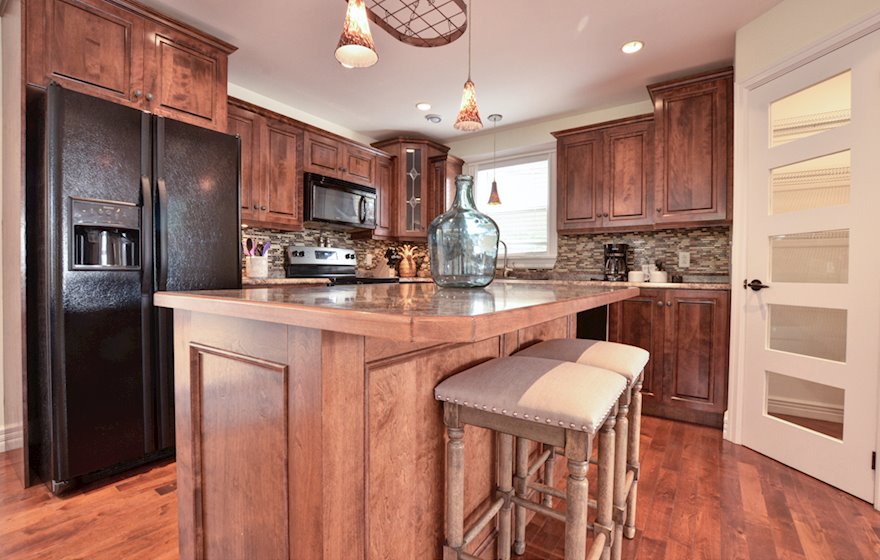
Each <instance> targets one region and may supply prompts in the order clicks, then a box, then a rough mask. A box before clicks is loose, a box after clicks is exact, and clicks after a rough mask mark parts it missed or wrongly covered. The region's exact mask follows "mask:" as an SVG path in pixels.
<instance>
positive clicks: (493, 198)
mask: <svg viewBox="0 0 880 560" xmlns="http://www.w3.org/2000/svg"><path fill="white" fill-rule="evenodd" d="M486 118H487V119H489V122H491V123H492V192H491V193H489V202H488V204H489V205H490V206H498V205H499V204H501V197H500V196H498V182H497V181H495V167H496V166H495V137H496V135H495V125H496V124H497V123H498V121H500V120H501V118H502V117H501V115H499V114H498V113H492V114H491V115H489V116H488V117H486Z"/></svg>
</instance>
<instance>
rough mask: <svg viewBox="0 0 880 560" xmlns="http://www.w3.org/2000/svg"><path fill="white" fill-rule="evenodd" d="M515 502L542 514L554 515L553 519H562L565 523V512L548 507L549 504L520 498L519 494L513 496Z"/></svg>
mask: <svg viewBox="0 0 880 560" xmlns="http://www.w3.org/2000/svg"><path fill="white" fill-rule="evenodd" d="M513 503H515V504H516V505H518V506H522V507H524V508H526V509H530V510H532V511H536V512H538V513H540V514H542V515H546V516H548V517H552V518H553V519H556V520H557V521H562V522H563V523H565V513H563V512H561V511H556V510H555V509H553V508H548V507H547V506H545V505H542V504H536V503H535V502H530V501H529V500H526V499H524V498H520V497H519V496H514V497H513Z"/></svg>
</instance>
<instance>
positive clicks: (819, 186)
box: [770, 150, 850, 214]
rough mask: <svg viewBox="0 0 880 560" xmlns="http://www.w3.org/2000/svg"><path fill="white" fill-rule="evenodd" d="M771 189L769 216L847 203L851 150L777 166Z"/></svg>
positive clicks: (772, 174) (771, 177) (772, 177)
mask: <svg viewBox="0 0 880 560" xmlns="http://www.w3.org/2000/svg"><path fill="white" fill-rule="evenodd" d="M770 190H771V193H770V213H771V214H785V213H786V212H797V211H799V210H812V209H815V208H827V207H829V206H840V205H843V204H849V190H850V151H849V150H845V151H843V152H838V153H836V154H831V155H827V156H822V157H818V158H815V159H810V160H807V161H801V162H798V163H794V164H791V165H786V166H784V167H777V168H776V169H774V170H773V171H772V172H771V173H770Z"/></svg>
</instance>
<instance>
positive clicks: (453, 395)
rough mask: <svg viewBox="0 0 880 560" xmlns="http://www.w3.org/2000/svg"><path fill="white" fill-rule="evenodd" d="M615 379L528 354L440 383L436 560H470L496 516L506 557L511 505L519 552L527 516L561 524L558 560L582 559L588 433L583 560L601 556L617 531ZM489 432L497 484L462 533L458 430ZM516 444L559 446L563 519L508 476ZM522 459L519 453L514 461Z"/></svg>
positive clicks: (619, 388)
mask: <svg viewBox="0 0 880 560" xmlns="http://www.w3.org/2000/svg"><path fill="white" fill-rule="evenodd" d="M626 386H627V384H626V381H625V380H624V379H623V378H622V377H621V376H620V375H618V374H616V373H614V372H611V371H608V370H604V369H600V368H595V367H590V366H584V365H581V364H576V363H573V362H565V361H558V360H549V359H544V358H533V357H507V358H496V359H494V360H490V361H488V362H485V363H483V364H480V365H478V366H475V367H473V368H470V369H468V370H466V371H463V372H461V373H459V374H456V375H453V376H452V377H449V378H447V379H446V380H444V381H443V382H441V383H440V384H439V385H437V387H436V388H435V389H434V396H435V397H436V398H437V400H440V401H442V402H443V422H444V424H445V425H446V429H447V435H448V442H447V447H446V449H447V453H446V500H447V502H446V542H445V544H444V546H443V560H471V559H473V558H475V557H474V556H471V555H470V554H468V553H466V552H465V548H466V547H467V546H468V545H469V544H470V543H471V540H472V539H473V538H474V537H475V536H476V535H477V534H478V533H479V532H480V531H481V530H482V529H483V528H484V527H485V526H486V525H487V524H488V523H489V522H490V521H491V520H492V519H493V518H495V517H496V516H497V519H498V533H497V534H498V537H497V539H498V557H499V558H501V559H502V560H509V559H510V551H511V546H512V543H511V540H512V539H511V537H512V532H513V531H512V530H511V522H512V519H511V508H512V507H513V506H515V507H516V517H517V523H516V528H515V530H516V535H515V537H516V543H517V550H518V551H519V549H520V548H522V546H521V544H522V543H524V540H525V523H524V522H522V523H520V518H521V519H522V520H524V519H525V515H524V513H525V509H529V510H532V511H536V512H538V513H542V514H545V515H550V516H552V517H554V518H556V519H561V520H563V521H565V524H566V528H565V560H583V559H584V557H585V555H586V553H587V547H586V543H587V536H586V531H587V528H588V527H589V526H590V524H589V523H588V521H587V509H588V507H587V504H588V491H587V490H588V487H587V486H588V483H587V470H588V469H589V460H590V455H591V451H592V445H593V440H594V437H595V435H596V434H597V433H598V434H599V455H598V456H599V492H598V499H597V517H596V522H595V523H594V524H592V528H593V534H594V539H593V543H592V545H591V549H590V558H603V559H607V558H609V557H610V554H611V543H612V540H613V536H614V535H613V533H614V520H613V496H612V494H613V481H612V477H611V473H612V471H613V470H614V465H615V462H614V452H615V432H614V425H615V423H616V412H617V411H616V407H617V402H618V399H619V398H620V395H621V394H622V393H623V392H624V390H625V389H626ZM466 424H470V425H474V426H480V427H483V428H489V429H491V430H494V431H495V432H496V434H497V435H498V438H499V454H498V462H499V463H498V470H497V472H498V484H497V488H496V492H495V495H494V496H490V497H489V498H487V500H486V501H485V503H484V504H482V505H481V506H479V507H478V511H483V512H484V513H483V514H482V515H481V516H480V517H479V518H478V519H477V520H476V521H474V523H473V525H472V526H471V527H470V528H469V529H468V530H467V531H465V528H464V426H465V425H466ZM514 437H516V438H517V439H518V440H520V441H521V442H523V443H521V444H520V445H518V446H517V447H518V448H519V449H524V448H525V449H527V448H526V446H525V445H524V439H523V438H529V439H532V440H534V441H538V442H540V443H542V444H545V445H552V446H559V447H564V448H565V456H566V458H567V459H568V470H569V476H568V480H567V482H566V491H565V499H566V502H567V507H566V511H565V514H562V513H560V512H558V511H555V510H553V509H550V508H544V507H543V506H541V505H540V504H536V503H533V502H531V501H529V500H528V499H527V490H528V488H529V485H528V481H527V477H523V476H520V474H519V473H518V475H517V477H516V478H514V476H513V440H514ZM519 454H520V453H519V452H518V453H517V455H519Z"/></svg>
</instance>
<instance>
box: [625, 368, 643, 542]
mask: <svg viewBox="0 0 880 560" xmlns="http://www.w3.org/2000/svg"><path fill="white" fill-rule="evenodd" d="M643 377H644V374H642V375H641V376H639V378H638V379H637V380H636V383H635V385H633V389H632V407H631V409H630V418H631V421H630V424H629V450H628V452H627V463H628V464H629V467H630V468H632V469H635V472H636V478H635V480H633V484H632V488H631V489H630V491H629V496H627V497H626V525H625V527H624V530H623V534H624V536H625V537H626V538H628V539H631V538H633V537H635V536H636V498H637V496H638V489H639V480H638V472H639V444H640V441H641V440H640V438H641V436H642V378H643Z"/></svg>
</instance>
